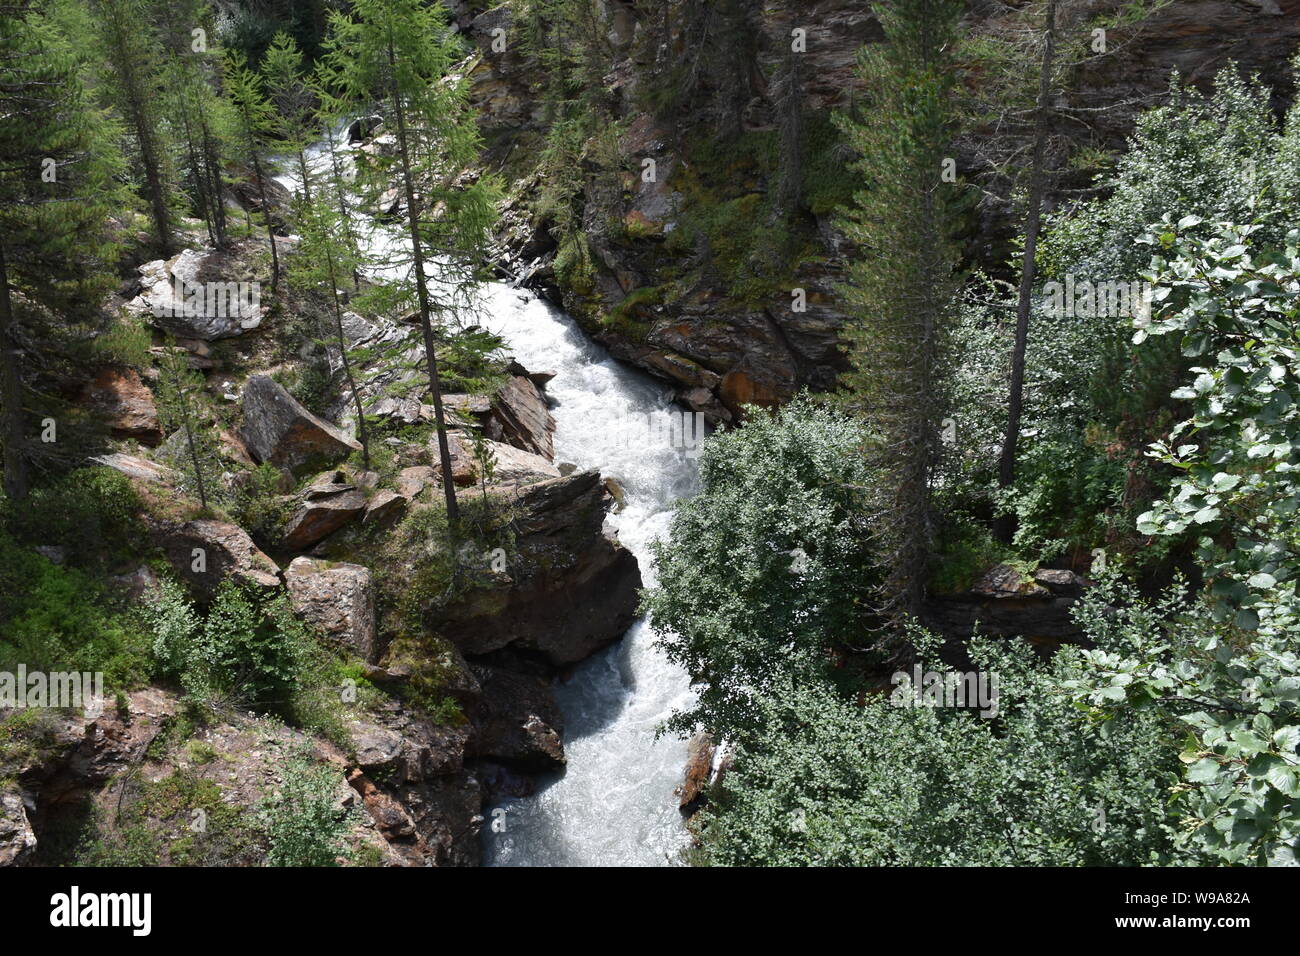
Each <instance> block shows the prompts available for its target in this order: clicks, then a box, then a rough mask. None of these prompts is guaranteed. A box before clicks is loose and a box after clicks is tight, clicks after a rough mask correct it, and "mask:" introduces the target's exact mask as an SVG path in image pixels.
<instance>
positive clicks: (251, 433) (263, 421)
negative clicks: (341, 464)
mask: <svg viewBox="0 0 1300 956" xmlns="http://www.w3.org/2000/svg"><path fill="white" fill-rule="evenodd" d="M240 437H241V438H242V439H243V441H244V444H245V445H246V446H247V448H248V451H249V453H250V454H251V455H252V456H253V457H254V458H255V459H256V460H257V461H259V462H267V461H269V462H271V463H272V464H274V465H278V466H279V467H281V468H288V469H289V470H290V471H293V472H298V471H300V470H309V469H310V468H312V467H319V466H320V465H321V464H328V463H333V462H336V461H339V460H340V459H343V458H346V457H347V456H348V455H349V454H351V453H352V452H354V451H360V450H361V444H360V443H359V442H357V441H356V440H355V439H353V438H352V437H351V436H349V435H347V434H345V433H344V432H342V431H341V430H339V429H338V428H335V427H334V426H333V425H331V424H330V423H329V422H327V421H324V420H323V419H320V418H317V417H316V416H315V415H313V414H312V413H311V412H309V411H307V409H305V408H303V407H302V405H300V404H299V403H298V401H297V400H296V399H295V398H294V397H293V396H292V395H290V394H289V393H288V392H286V391H285V390H284V388H283V387H281V385H280V384H279V383H278V382H276V381H275V380H274V379H272V378H270V377H269V376H266V375H254V376H253V377H252V378H250V379H249V380H248V384H247V385H245V386H244V426H243V428H242V429H241V430H240Z"/></svg>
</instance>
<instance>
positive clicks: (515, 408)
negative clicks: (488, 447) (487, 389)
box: [489, 375, 555, 460]
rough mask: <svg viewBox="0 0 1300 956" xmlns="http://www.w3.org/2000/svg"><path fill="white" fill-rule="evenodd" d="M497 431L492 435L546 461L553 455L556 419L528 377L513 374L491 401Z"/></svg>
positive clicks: (553, 456) (544, 397)
mask: <svg viewBox="0 0 1300 956" xmlns="http://www.w3.org/2000/svg"><path fill="white" fill-rule="evenodd" d="M492 414H493V418H494V419H495V420H496V424H497V426H498V429H497V430H498V433H497V434H491V431H489V434H490V435H491V437H493V438H496V439H499V440H501V441H504V442H506V443H507V444H510V445H513V446H514V447H516V448H519V449H522V450H523V451H527V452H531V453H532V454H534V455H541V456H542V457H543V458H546V459H548V460H551V459H554V458H555V441H554V434H555V419H554V418H552V417H551V413H550V410H549V409H548V408H547V407H546V396H544V395H543V394H542V390H541V388H540V387H538V386H537V385H536V384H535V383H534V382H533V381H532V379H530V378H527V377H525V376H523V375H514V376H512V377H511V378H510V379H509V380H508V381H507V382H506V384H505V385H504V386H503V387H502V389H501V391H500V392H499V393H498V394H497V396H496V398H495V399H493V402H492Z"/></svg>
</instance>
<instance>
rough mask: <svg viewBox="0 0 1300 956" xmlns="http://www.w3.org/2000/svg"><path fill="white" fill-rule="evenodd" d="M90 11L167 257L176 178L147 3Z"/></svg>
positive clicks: (111, 4) (102, 5)
mask: <svg viewBox="0 0 1300 956" xmlns="http://www.w3.org/2000/svg"><path fill="white" fill-rule="evenodd" d="M91 10H92V12H93V14H94V19H95V22H96V24H98V27H99V45H100V49H101V53H102V56H103V59H104V62H105V65H106V68H107V69H106V72H107V73H108V74H109V75H110V76H111V79H112V82H111V84H106V87H108V88H110V89H111V91H112V97H113V99H114V100H115V101H116V105H117V108H118V110H119V111H120V112H121V114H122V116H123V117H124V118H125V120H126V123H127V126H128V127H129V129H130V131H131V137H132V139H133V140H134V142H135V147H136V152H137V155H138V160H139V165H140V170H141V174H142V176H143V179H144V194H145V199H146V201H147V202H148V205H149V214H150V218H151V219H152V220H153V232H154V240H155V242H156V243H157V245H158V250H159V252H161V253H162V255H164V256H168V255H171V253H172V251H173V249H174V247H175V242H174V239H173V236H172V211H171V206H172V198H173V192H174V188H175V183H174V171H173V170H172V168H171V163H170V162H169V157H168V155H167V149H166V146H165V143H164V139H163V135H162V131H161V125H160V124H161V115H160V110H159V100H160V96H159V94H160V91H161V87H162V81H161V75H160V66H161V64H162V62H163V60H164V57H163V54H162V48H161V45H160V44H159V42H158V37H157V34H156V33H155V32H154V30H153V28H152V27H151V26H150V24H151V22H152V17H151V16H150V9H149V5H148V4H147V3H146V2H145V0H91Z"/></svg>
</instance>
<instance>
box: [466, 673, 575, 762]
mask: <svg viewBox="0 0 1300 956" xmlns="http://www.w3.org/2000/svg"><path fill="white" fill-rule="evenodd" d="M473 670H474V674H475V676H477V677H478V680H479V684H480V685H481V687H482V696H481V697H480V698H479V700H478V703H477V706H476V707H475V708H474V710H473V711H472V713H471V718H472V720H473V723H474V728H475V733H474V738H473V741H472V742H471V744H470V746H471V749H472V750H473V752H474V753H475V754H476V755H477V756H479V757H486V758H488V759H490V760H493V761H496V762H499V763H502V764H505V765H507V766H512V767H515V768H517V769H520V770H525V771H531V772H544V771H547V770H558V769H560V768H562V767H563V766H564V741H563V734H564V719H563V717H562V716H561V714H560V708H559V706H558V705H557V704H556V703H555V698H554V697H553V696H552V694H551V687H550V682H549V681H547V680H545V679H544V678H541V677H537V676H534V675H531V674H518V673H514V672H512V671H509V670H505V669H503V668H500V667H491V666H488V665H485V664H479V665H475V666H474V667H473Z"/></svg>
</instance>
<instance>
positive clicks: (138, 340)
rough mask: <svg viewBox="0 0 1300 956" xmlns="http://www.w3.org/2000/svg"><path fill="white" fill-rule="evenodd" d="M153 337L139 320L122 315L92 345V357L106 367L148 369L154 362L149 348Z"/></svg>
mask: <svg viewBox="0 0 1300 956" xmlns="http://www.w3.org/2000/svg"><path fill="white" fill-rule="evenodd" d="M152 344H153V335H152V333H151V332H150V331H149V329H148V327H147V326H146V325H145V324H144V323H143V322H141V321H140V320H138V319H135V318H132V317H130V316H127V315H126V314H123V315H121V316H120V317H118V318H117V319H115V320H114V321H113V323H112V325H110V326H109V327H108V329H106V330H105V331H104V332H103V333H102V334H101V335H98V336H96V338H95V340H94V341H93V342H92V343H91V347H90V348H91V355H92V356H93V357H94V360H95V361H96V362H102V363H103V364H105V365H125V366H127V367H128V368H134V369H146V368H148V367H149V365H150V364H151V363H152V361H153V357H152V356H151V355H150V354H149V348H150V346H151V345H152Z"/></svg>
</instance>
